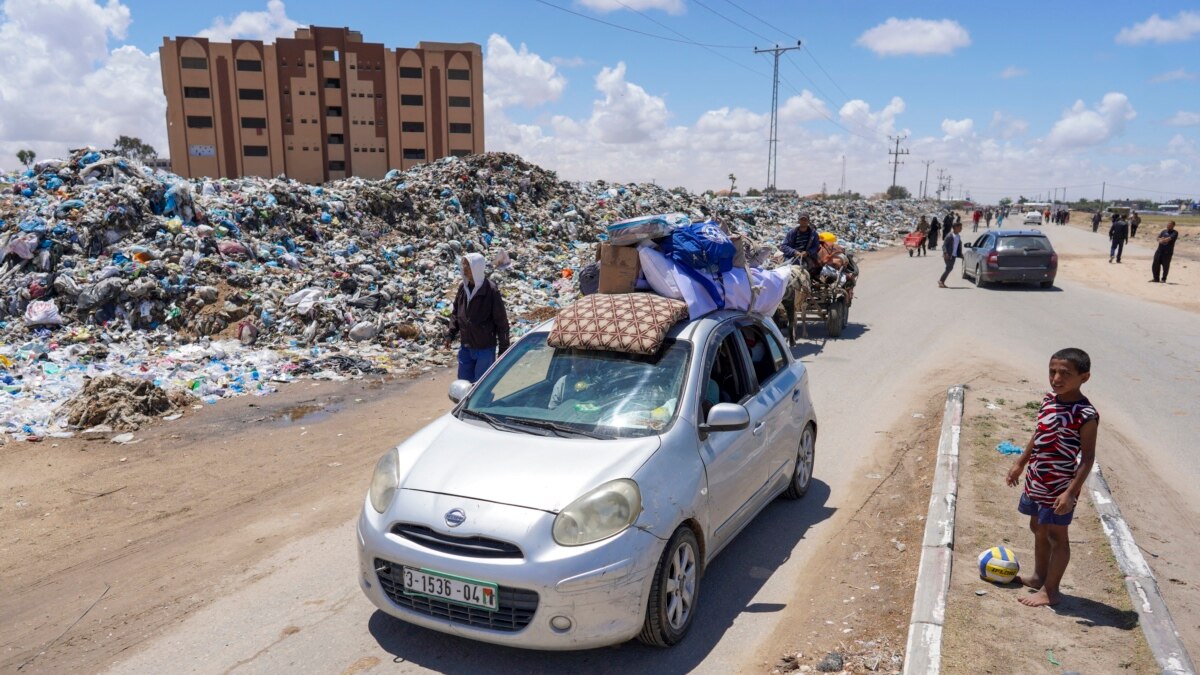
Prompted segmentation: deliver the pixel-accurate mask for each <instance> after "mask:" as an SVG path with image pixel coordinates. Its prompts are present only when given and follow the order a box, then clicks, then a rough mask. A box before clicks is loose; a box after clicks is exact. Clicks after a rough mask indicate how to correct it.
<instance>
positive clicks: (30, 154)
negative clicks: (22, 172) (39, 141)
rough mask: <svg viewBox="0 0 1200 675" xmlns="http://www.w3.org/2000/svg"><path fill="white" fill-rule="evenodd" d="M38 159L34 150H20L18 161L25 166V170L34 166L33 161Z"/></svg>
mask: <svg viewBox="0 0 1200 675" xmlns="http://www.w3.org/2000/svg"><path fill="white" fill-rule="evenodd" d="M35 159H37V153H36V152H34V151H32V150H18V151H17V161H18V162H20V163H22V164H24V165H25V168H29V165H30V164H33V160H35Z"/></svg>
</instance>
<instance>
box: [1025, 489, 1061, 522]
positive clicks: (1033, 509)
mask: <svg viewBox="0 0 1200 675" xmlns="http://www.w3.org/2000/svg"><path fill="white" fill-rule="evenodd" d="M1017 511H1020V512H1021V513H1023V514H1025V515H1027V516H1037V521H1038V525H1070V524H1071V519H1072V518H1074V517H1075V510H1074V509H1072V510H1070V511H1068V512H1067V513H1064V514H1062V515H1061V516H1060V515H1059V514H1057V513H1055V512H1054V507H1052V506H1042V505H1041V504H1039V503H1037V502H1035V501H1033V500H1032V499H1030V498H1029V495H1027V494H1025V493H1024V492H1022V493H1021V501H1020V502H1019V503H1018V504H1017Z"/></svg>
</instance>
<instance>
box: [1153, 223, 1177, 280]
mask: <svg viewBox="0 0 1200 675" xmlns="http://www.w3.org/2000/svg"><path fill="white" fill-rule="evenodd" d="M1176 239H1179V233H1178V232H1176V231H1175V221H1173V220H1172V221H1171V222H1169V223H1167V229H1165V230H1163V231H1162V232H1159V233H1158V248H1157V249H1155V250H1154V262H1153V263H1151V265H1150V273H1151V274H1153V275H1154V278H1153V279H1151V280H1150V281H1153V282H1155V283H1158V282H1159V281H1161V282H1162V283H1164V284H1165V283H1167V274H1168V273H1170V271H1171V257H1172V256H1174V255H1175V240H1176ZM1160 270H1161V271H1162V278H1161V279H1159V275H1158V273H1159V271H1160Z"/></svg>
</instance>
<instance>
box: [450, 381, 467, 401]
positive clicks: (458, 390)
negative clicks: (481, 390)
mask: <svg viewBox="0 0 1200 675" xmlns="http://www.w3.org/2000/svg"><path fill="white" fill-rule="evenodd" d="M472 386H473V385H472V384H471V383H470V382H468V381H467V380H455V381H453V382H451V383H450V400H451V401H453V402H455V403H458V402H459V401H461V400H463V399H464V398H466V397H467V394H469V393H471V387H472Z"/></svg>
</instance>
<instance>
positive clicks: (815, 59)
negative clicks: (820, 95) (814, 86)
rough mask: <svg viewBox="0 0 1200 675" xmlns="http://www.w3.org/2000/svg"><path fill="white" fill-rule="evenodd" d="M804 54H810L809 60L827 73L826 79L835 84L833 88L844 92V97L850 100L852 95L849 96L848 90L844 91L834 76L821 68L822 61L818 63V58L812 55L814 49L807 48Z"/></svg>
mask: <svg viewBox="0 0 1200 675" xmlns="http://www.w3.org/2000/svg"><path fill="white" fill-rule="evenodd" d="M804 53H806V54H808V58H810V59H812V62H813V63H815V64H817V67H818V68H820V69H821V72H822V73H825V77H827V78H829V81H830V82H832V83H833V86H835V87H837V90H838V91H840V92H842V96H845V97H846V98H847V99H849V98H850V94H847V93H846V90H845V89H842V85H840V84H838V83H837V80H835V79H833V76H832V75H830V74H829V72H828V71H826V70H825V68H824V67H822V66H821V62H820V61H817V57H816V56H815V55H814V54H813V53H812V47H808V48H806V49H805V50H804Z"/></svg>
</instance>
